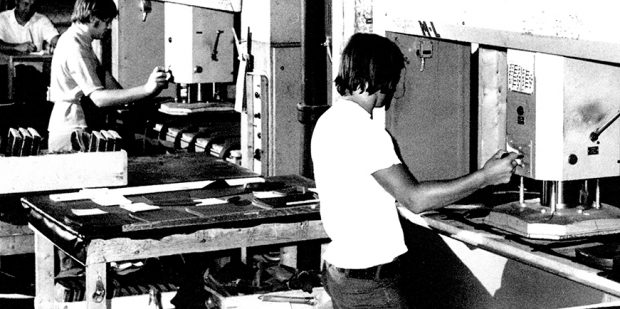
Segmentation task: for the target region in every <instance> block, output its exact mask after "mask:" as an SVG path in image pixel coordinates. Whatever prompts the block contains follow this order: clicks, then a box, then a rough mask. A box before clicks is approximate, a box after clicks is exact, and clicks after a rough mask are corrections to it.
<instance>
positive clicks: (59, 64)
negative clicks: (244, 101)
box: [48, 0, 168, 152]
mask: <svg viewBox="0 0 620 309" xmlns="http://www.w3.org/2000/svg"><path fill="white" fill-rule="evenodd" d="M117 14H118V11H117V8H116V5H115V4H114V0H76V2H75V5H74V8H73V13H72V15H71V22H72V24H71V26H70V27H69V28H68V29H67V31H65V32H64V33H63V34H62V36H61V37H60V39H59V40H58V44H57V45H56V50H55V52H54V57H53V58H52V64H51V76H50V100H51V101H52V102H54V107H53V109H52V113H51V115H50V120H49V124H48V133H49V137H48V150H49V151H50V152H65V151H71V150H72V147H71V132H73V131H74V130H76V129H86V128H90V129H102V128H98V127H97V126H98V125H101V121H100V119H101V110H102V108H106V107H115V106H121V105H124V104H126V103H131V102H135V101H138V100H142V99H145V98H149V97H153V96H156V95H157V94H158V93H159V92H160V91H161V90H162V89H164V88H166V87H167V86H168V80H167V75H166V72H165V71H164V70H163V68H159V67H156V68H154V70H153V72H152V73H151V74H150V76H149V77H148V80H147V81H146V83H145V84H144V85H141V86H136V87H133V88H128V89H123V88H122V87H121V86H120V85H119V83H118V82H117V81H116V79H115V78H114V77H113V76H112V74H110V72H108V71H107V70H105V69H104V68H103V67H102V65H101V63H100V62H99V60H98V59H97V56H96V54H95V52H94V50H93V49H92V47H91V43H92V42H93V40H97V39H102V38H103V37H104V36H105V35H106V34H107V33H109V30H110V25H111V23H112V20H113V19H114V18H115V17H116V16H117Z"/></svg>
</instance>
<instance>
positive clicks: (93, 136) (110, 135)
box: [71, 129, 123, 152]
mask: <svg viewBox="0 0 620 309" xmlns="http://www.w3.org/2000/svg"><path fill="white" fill-rule="evenodd" d="M122 141H123V139H122V138H121V136H120V134H118V132H116V131H114V130H93V131H87V130H83V129H79V130H75V131H73V132H72V133H71V145H72V148H73V150H74V151H81V152H104V151H119V150H121V149H122Z"/></svg>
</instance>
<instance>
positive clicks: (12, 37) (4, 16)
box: [0, 9, 58, 51]
mask: <svg viewBox="0 0 620 309" xmlns="http://www.w3.org/2000/svg"><path fill="white" fill-rule="evenodd" d="M31 34H32V38H31V37H30V35H31ZM57 35H58V30H56V28H55V27H54V24H52V22H51V21H50V20H49V18H47V17H46V16H45V15H43V14H39V13H34V15H33V16H32V17H31V18H30V20H28V22H27V23H26V24H25V25H23V26H22V25H20V24H19V23H18V22H17V19H15V9H12V10H7V11H3V12H1V13H0V40H3V41H4V42H6V43H15V44H21V43H26V42H30V41H31V40H34V42H33V43H34V45H36V46H37V50H38V51H40V50H43V41H47V42H50V41H51V40H52V38H54V37H55V36H57Z"/></svg>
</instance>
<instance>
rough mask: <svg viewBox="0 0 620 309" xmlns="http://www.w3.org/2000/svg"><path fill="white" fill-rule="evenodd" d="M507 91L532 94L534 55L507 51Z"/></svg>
mask: <svg viewBox="0 0 620 309" xmlns="http://www.w3.org/2000/svg"><path fill="white" fill-rule="evenodd" d="M506 58H507V59H506V60H507V62H508V90H510V91H516V92H521V93H526V94H532V93H533V92H534V53H531V52H524V51H519V50H508V52H507V55H506Z"/></svg>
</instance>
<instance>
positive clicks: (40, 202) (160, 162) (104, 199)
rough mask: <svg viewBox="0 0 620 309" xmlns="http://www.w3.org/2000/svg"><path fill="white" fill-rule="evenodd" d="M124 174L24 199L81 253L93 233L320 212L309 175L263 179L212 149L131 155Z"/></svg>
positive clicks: (46, 226) (53, 233)
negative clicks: (109, 183) (111, 184)
mask: <svg viewBox="0 0 620 309" xmlns="http://www.w3.org/2000/svg"><path fill="white" fill-rule="evenodd" d="M128 178H129V180H128V182H129V186H127V187H123V188H109V189H106V188H104V189H100V190H97V189H93V190H83V191H75V192H67V193H58V194H40V195H32V196H28V197H25V198H22V204H23V206H24V207H25V208H27V210H28V211H29V219H28V221H29V224H30V225H31V226H33V227H35V228H36V229H37V230H38V231H40V232H41V233H42V234H43V235H45V236H46V237H48V238H49V239H50V240H52V241H54V242H55V244H56V245H57V246H59V247H60V248H62V249H64V250H65V251H67V252H68V253H71V254H72V255H74V256H81V255H82V254H80V251H81V250H83V248H84V246H85V244H87V243H88V242H89V241H90V240H92V239H110V238H115V237H129V238H134V239H143V238H161V237H163V236H166V235H169V234H173V233H174V234H176V233H192V232H195V231H198V230H202V229H206V228H214V227H224V228H235V227H247V226H252V225H258V224H262V223H272V222H292V221H295V220H302V221H303V220H318V218H319V209H318V202H317V200H316V199H317V197H316V194H315V193H313V192H311V191H309V190H307V189H308V188H311V187H313V183H312V181H310V180H308V179H305V178H303V177H300V176H295V175H289V176H277V177H269V178H267V179H264V178H262V177H257V175H256V174H253V173H251V172H249V171H248V170H246V169H243V168H240V167H238V166H236V165H234V164H232V163H229V162H226V161H223V160H220V159H216V158H212V157H209V156H204V155H181V156H177V157H175V156H162V157H138V158H132V159H131V162H130V164H129V171H128ZM188 180H189V181H188ZM248 183H249V184H248ZM138 184H139V185H138ZM274 190H275V191H274ZM274 192H276V193H274ZM274 194H275V195H274ZM107 205H109V206H107Z"/></svg>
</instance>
